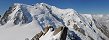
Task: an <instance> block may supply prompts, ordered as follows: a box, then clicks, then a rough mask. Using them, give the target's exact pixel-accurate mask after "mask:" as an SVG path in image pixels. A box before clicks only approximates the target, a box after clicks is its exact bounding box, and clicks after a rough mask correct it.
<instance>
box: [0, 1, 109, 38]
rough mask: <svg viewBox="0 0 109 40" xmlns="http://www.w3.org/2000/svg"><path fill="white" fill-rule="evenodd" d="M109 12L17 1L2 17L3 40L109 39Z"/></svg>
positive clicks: (0, 18) (0, 26) (0, 23)
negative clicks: (94, 11)
mask: <svg viewBox="0 0 109 40" xmlns="http://www.w3.org/2000/svg"><path fill="white" fill-rule="evenodd" d="M108 24H109V15H105V14H96V15H94V14H80V13H78V12H77V11H75V10H74V9H70V8H68V9H60V8H57V7H55V6H51V5H48V4H46V3H37V4H34V5H27V4H21V3H14V4H13V5H12V6H11V7H9V9H8V10H7V11H6V12H5V13H4V15H2V16H0V40H109V25H108Z"/></svg>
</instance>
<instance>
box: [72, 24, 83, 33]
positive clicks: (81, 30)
mask: <svg viewBox="0 0 109 40" xmlns="http://www.w3.org/2000/svg"><path fill="white" fill-rule="evenodd" d="M73 27H74V29H75V30H77V31H78V32H80V33H82V34H83V35H85V31H84V30H83V29H82V28H78V26H77V25H76V24H74V26H73Z"/></svg>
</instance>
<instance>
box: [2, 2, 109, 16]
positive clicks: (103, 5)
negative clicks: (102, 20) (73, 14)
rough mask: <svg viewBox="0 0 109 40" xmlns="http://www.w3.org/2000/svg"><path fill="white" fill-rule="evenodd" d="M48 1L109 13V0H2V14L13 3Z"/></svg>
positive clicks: (67, 6)
mask: <svg viewBox="0 0 109 40" xmlns="http://www.w3.org/2000/svg"><path fill="white" fill-rule="evenodd" d="M42 2H43V3H47V4H49V5H53V6H56V7H58V8H73V9H75V10H76V11H77V12H78V13H85V14H86V13H88V14H109V0H0V14H3V13H4V12H5V11H6V10H7V9H8V8H9V6H11V5H12V4H13V3H24V4H30V5H31V4H36V3H42Z"/></svg>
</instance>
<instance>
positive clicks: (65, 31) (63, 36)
mask: <svg viewBox="0 0 109 40" xmlns="http://www.w3.org/2000/svg"><path fill="white" fill-rule="evenodd" d="M67 31H68V28H67V27H64V28H63V30H62V34H61V37H60V40H66V37H67Z"/></svg>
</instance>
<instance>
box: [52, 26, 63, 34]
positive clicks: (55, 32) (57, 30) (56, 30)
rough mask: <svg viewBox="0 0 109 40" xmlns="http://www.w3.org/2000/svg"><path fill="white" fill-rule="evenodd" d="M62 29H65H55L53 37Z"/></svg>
mask: <svg viewBox="0 0 109 40" xmlns="http://www.w3.org/2000/svg"><path fill="white" fill-rule="evenodd" d="M62 29H63V27H59V28H57V29H55V31H54V33H53V35H56V34H57V33H59V32H60V31H61V30H62Z"/></svg>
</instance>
